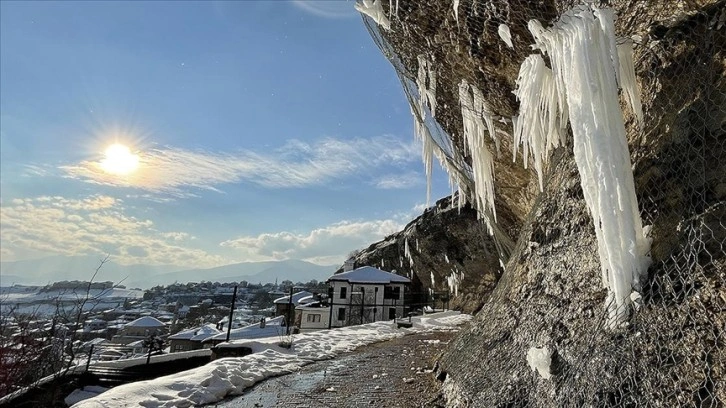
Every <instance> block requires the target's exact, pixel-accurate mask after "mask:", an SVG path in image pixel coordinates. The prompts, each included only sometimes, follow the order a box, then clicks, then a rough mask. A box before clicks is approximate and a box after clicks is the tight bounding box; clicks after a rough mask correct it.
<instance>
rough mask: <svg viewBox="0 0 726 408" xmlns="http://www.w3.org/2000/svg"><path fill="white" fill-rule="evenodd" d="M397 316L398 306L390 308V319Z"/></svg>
mask: <svg viewBox="0 0 726 408" xmlns="http://www.w3.org/2000/svg"><path fill="white" fill-rule="evenodd" d="M395 318H396V308H395V307H392V308H389V309H388V320H393V319H395Z"/></svg>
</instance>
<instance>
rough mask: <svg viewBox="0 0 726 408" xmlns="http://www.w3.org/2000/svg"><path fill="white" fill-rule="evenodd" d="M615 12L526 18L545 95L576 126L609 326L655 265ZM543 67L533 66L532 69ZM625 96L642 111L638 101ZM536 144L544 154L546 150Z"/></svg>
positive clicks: (622, 315)
mask: <svg viewBox="0 0 726 408" xmlns="http://www.w3.org/2000/svg"><path fill="white" fill-rule="evenodd" d="M613 18H614V13H613V12H612V10H609V9H598V8H589V7H587V6H580V7H576V8H574V9H572V10H570V11H568V12H566V13H564V14H563V15H562V17H561V18H560V20H559V21H558V22H557V23H556V24H555V25H554V27H552V28H549V29H545V28H543V27H542V25H541V24H540V23H539V22H537V21H535V20H532V21H530V23H529V30H530V32H531V33H532V35H533V36H534V38H535V42H536V45H535V48H536V49H540V50H542V51H543V52H545V53H546V54H547V55H549V57H550V62H551V65H552V73H553V76H554V79H555V81H554V88H555V91H554V93H555V94H557V98H555V97H554V96H553V95H551V94H550V95H548V99H549V100H550V103H554V102H553V101H554V99H557V104H558V109H559V112H560V113H559V118H560V120H562V119H563V118H565V117H569V121H570V124H571V127H572V134H573V150H574V155H575V161H576V163H577V168H578V172H579V173H580V183H581V186H582V189H583V192H584V197H585V202H586V204H587V207H588V210H589V211H590V215H591V216H592V219H593V223H594V226H595V234H596V237H597V242H598V254H599V257H600V264H601V274H602V281H603V285H604V286H605V287H606V288H608V296H607V305H606V307H607V310H608V322H607V323H608V327H611V328H614V327H619V326H621V325H623V324H624V323H625V320H626V318H627V316H628V314H629V312H630V310H631V309H632V303H633V301H632V299H631V292H633V291H639V290H640V279H641V276H642V275H643V274H645V272H646V271H647V268H648V266H649V265H650V257H649V255H648V253H649V251H650V240H649V238H648V236H647V231H648V230H647V229H644V228H643V225H642V220H641V218H640V213H639V211H638V203H637V199H636V195H635V186H634V182H633V173H632V165H631V162H630V153H629V151H628V144H627V139H626V134H625V124H624V122H623V115H622V112H621V110H620V104H619V97H618V82H619V77H621V78H620V81H621V82H622V83H627V85H626V87H627V88H628V89H629V90H626V91H625V93H626V94H629V93H633V94H635V93H636V90H635V80H634V74H633V73H631V72H630V71H631V70H633V72H634V68H633V67H632V57H630V58H629V55H628V52H626V51H627V50H625V49H623V50H619V49H618V48H619V47H618V46H617V45H616V41H615V33H614V22H613ZM620 56H623V58H622V59H621V58H620ZM528 60H529V61H531V59H530V58H528ZM627 64H630V66H625V65H627ZM542 71H543V69H542V68H538V69H536V70H532V72H533V74H532V75H534V74H535V73H539V74H541V73H542ZM631 74H632V75H633V77H632V78H630V75H631ZM529 80H531V78H530V79H529ZM525 82H527V79H526V78H525V81H523V83H525ZM520 92H522V93H524V91H523V90H522V88H520ZM529 97H534V95H530V96H529ZM628 99H629V100H631V102H630V103H631V104H632V106H633V110H634V111H636V112H637V111H638V109H639V108H638V107H639V103H637V102H638V101H635V100H634V99H635V98H634V97H631V96H628ZM530 102H531V101H530ZM532 109H533V108H532ZM547 114H548V115H549V120H551V119H552V118H553V117H554V115H553V114H552V110H551V109H548V110H547ZM637 115H638V113H636V116H637ZM522 120H523V119H522V118H520V119H519V122H521V121H522ZM545 120H546V119H542V122H545ZM639 120H640V119H639ZM552 126H553V125H552V123H549V126H548V127H549V128H552ZM535 150H536V151H537V152H538V153H539V154H542V151H541V148H537V149H535Z"/></svg>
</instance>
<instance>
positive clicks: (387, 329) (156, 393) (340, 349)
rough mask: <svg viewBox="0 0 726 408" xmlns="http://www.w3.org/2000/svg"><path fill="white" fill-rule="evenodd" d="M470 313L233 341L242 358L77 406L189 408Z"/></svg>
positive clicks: (454, 323)
mask: <svg viewBox="0 0 726 408" xmlns="http://www.w3.org/2000/svg"><path fill="white" fill-rule="evenodd" d="M470 319H471V316H470V315H466V314H460V313H459V312H452V311H449V312H442V313H435V314H431V315H426V316H420V317H414V318H412V319H411V321H412V323H413V327H411V328H401V329H397V328H396V325H395V324H394V323H392V322H390V321H383V322H376V323H370V324H365V325H359V326H349V327H342V328H337V329H331V330H322V331H316V332H310V333H303V334H298V335H295V338H294V343H293V345H292V347H291V348H290V349H285V348H281V347H279V346H278V345H277V343H278V342H279V339H278V338H277V337H272V338H267V339H259V340H257V341H254V342H249V341H247V342H245V341H240V342H234V343H233V344H234V345H244V346H247V347H250V348H252V350H253V354H251V355H248V356H245V357H234V358H223V359H219V360H215V361H212V362H211V363H209V364H207V365H205V366H203V367H199V368H195V369H192V370H188V371H184V372H181V373H177V374H173V375H168V376H164V377H159V378H156V379H154V380H149V381H140V382H136V383H131V384H126V385H122V386H119V387H116V388H113V389H111V390H109V391H107V392H105V393H103V394H100V395H98V396H96V397H94V398H90V399H87V400H84V401H81V402H79V403H77V404H75V405H74V407H76V408H95V407H100V406H113V407H130V406H143V407H149V408H150V407H190V406H194V405H202V404H211V403H214V402H217V401H220V400H221V399H223V398H225V397H227V396H229V395H239V394H241V393H242V392H243V391H244V390H245V389H246V388H249V387H251V386H252V385H253V384H255V383H257V382H259V381H262V380H264V379H265V378H268V377H272V376H277V375H280V374H285V373H291V372H294V371H297V370H299V369H300V368H301V367H303V366H305V365H307V364H310V363H313V362H314V361H318V360H324V359H330V358H334V357H335V356H336V355H338V354H340V353H344V352H347V351H352V350H355V349H356V348H358V347H360V346H363V345H366V344H370V343H374V342H379V341H385V340H390V339H393V338H396V337H401V336H404V335H407V334H412V333H421V332H429V331H434V330H458V326H460V325H462V324H465V323H467V322H468V321H469V320H470Z"/></svg>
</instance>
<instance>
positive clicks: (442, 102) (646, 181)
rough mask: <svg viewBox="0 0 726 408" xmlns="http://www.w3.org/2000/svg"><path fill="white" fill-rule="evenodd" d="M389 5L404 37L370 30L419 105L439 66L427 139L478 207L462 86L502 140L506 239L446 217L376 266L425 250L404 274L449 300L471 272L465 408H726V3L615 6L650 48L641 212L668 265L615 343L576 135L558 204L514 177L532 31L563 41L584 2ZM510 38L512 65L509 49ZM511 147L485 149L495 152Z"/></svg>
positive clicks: (390, 243)
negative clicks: (479, 99) (507, 38)
mask: <svg viewBox="0 0 726 408" xmlns="http://www.w3.org/2000/svg"><path fill="white" fill-rule="evenodd" d="M371 3H372V2H371ZM378 3H380V7H381V9H382V12H383V13H385V15H386V16H387V18H388V19H389V23H390V29H382V28H381V29H379V28H378V26H377V25H376V22H375V21H373V20H372V19H369V18H367V19H366V24H368V25H369V27H370V28H371V32H372V35H373V37H374V39H375V40H376V41H377V42H378V43H379V44H380V46H381V49H382V50H383V52H384V53H385V54H386V55H387V56H388V57H389V59H391V62H392V63H393V64H394V66H395V67H396V69H397V71H398V72H399V75H400V76H401V79H402V82H403V84H404V89H406V90H407V93H408V94H409V95H410V96H411V100H412V105H414V104H415V103H416V100H417V99H418V98H419V95H418V94H417V92H416V89H415V87H413V86H412V85H411V84H412V83H415V82H416V81H417V79H418V78H420V74H419V73H420V70H419V65H420V64H421V61H423V60H425V61H428V63H427V64H428V68H427V69H428V70H429V71H430V72H429V74H428V76H429V80H428V81H429V84H428V85H429V86H431V85H432V84H431V83H432V82H434V81H432V80H431V78H433V77H435V89H436V91H435V99H436V107H435V110H436V112H435V115H434V117H433V119H434V120H435V123H434V124H431V123H432V119H431V118H428V119H426V125H427V126H429V127H431V128H432V129H434V131H436V130H440V132H439V133H437V136H436V139H437V143H438V144H439V145H440V146H442V145H444V148H443V149H442V150H443V151H444V155H445V156H446V157H445V158H444V160H445V161H446V160H448V161H449V164H450V165H451V166H452V167H454V168H458V169H460V170H461V169H463V170H462V171H461V172H460V173H458V174H459V179H458V181H460V184H463V186H462V187H463V192H464V193H466V194H468V195H469V196H470V197H473V195H474V191H475V189H476V183H477V180H475V179H473V178H471V177H469V178H466V177H464V178H465V179H462V178H461V174H465V175H466V174H467V172H466V169H470V168H471V166H472V164H473V163H472V160H473V159H474V158H473V157H472V154H471V151H470V148H467V141H466V140H465V139H464V125H463V119H464V118H463V117H462V109H461V104H460V94H459V91H458V90H459V89H460V84H461V83H462V80H465V81H466V83H468V84H471V85H473V86H475V87H476V88H478V89H479V90H480V91H481V93H482V94H483V98H484V100H485V102H486V107H487V112H485V113H486V115H489V116H490V117H492V118H493V119H494V120H495V122H496V131H494V132H493V133H496V134H498V136H499V137H498V142H499V144H500V146H499V153H498V154H494V163H493V167H494V193H495V197H496V198H495V201H494V203H495V207H496V213H497V224H496V225H497V231H495V234H494V236H493V237H492V236H490V235H489V234H488V232H487V228H486V226H485V225H484V222H483V221H480V220H477V214H476V212H475V210H472V209H470V208H465V209H463V210H461V213H459V211H458V210H457V209H455V208H453V209H450V210H447V208H449V206H450V204H448V203H439V204H437V207H436V208H435V209H432V210H429V212H428V213H427V214H424V215H423V216H422V217H421V218H419V219H417V220H415V221H414V222H413V223H412V224H409V226H407V228H406V230H405V231H403V232H402V233H401V234H399V235H398V236H393V237H389V239H387V240H386V241H383V242H381V243H378V244H374V245H373V246H371V247H370V248H368V249H367V250H366V251H364V252H363V253H362V254H361V255H360V258H359V260H360V261H363V262H366V261H368V262H371V261H372V262H373V263H378V262H380V260H381V259H384V261H383V262H384V263H385V264H386V265H388V262H391V264H392V265H394V266H393V268H394V269H398V268H401V266H400V265H401V248H402V245H403V246H405V240H406V239H408V241H409V242H408V243H409V247H410V248H409V249H410V252H413V253H414V255H415V256H416V257H414V258H413V265H407V267H408V268H410V269H404V270H406V271H409V270H411V271H414V272H415V273H416V274H417V275H416V276H417V277H418V279H419V281H421V282H422V284H427V282H429V281H431V278H430V275H431V274H433V276H434V279H433V280H434V282H435V285H436V284H443V282H447V280H446V278H447V277H451V276H452V269H458V271H460V272H461V271H463V277H462V278H461V279H460V282H463V283H461V284H460V285H459V293H458V295H457V296H455V297H454V301H455V302H458V303H457V304H458V305H460V306H461V307H463V308H464V309H465V310H478V312H477V314H476V318H475V321H474V322H473V323H472V324H471V326H470V327H468V328H467V329H466V330H464V331H463V332H462V333H461V334H460V335H459V337H458V338H457V339H456V340H455V341H454V342H452V344H451V345H450V347H449V349H448V351H447V352H446V353H445V354H444V355H443V356H442V358H441V361H440V365H439V374H440V378H445V389H446V390H447V397H448V402H449V404H450V405H451V406H472V407H483V406H491V407H505V406H506V407H525V406H526V407H551V406H603V407H605V406H608V407H609V406H613V407H615V406H618V407H619V406H659V407H660V406H662V407H670V406H698V407H719V406H723V404H726V11H724V10H725V9H726V2H724V1H705V0H704V1H690V2H679V1H660V2H652V1H637V0H636V1H614V2H609V5H610V6H611V7H612V8H613V9H614V11H615V12H616V13H617V20H616V25H615V28H616V32H617V34H618V35H619V36H621V37H626V38H632V39H633V41H634V42H635V46H634V51H635V58H634V60H635V73H636V78H637V82H638V85H639V88H640V95H641V98H642V107H643V112H644V118H643V119H644V123H643V126H642V128H641V127H639V126H638V124H637V123H636V120H635V116H634V115H633V114H632V113H631V112H632V111H631V110H629V109H628V108H624V109H623V111H624V112H625V129H626V136H627V143H628V148H629V152H630V159H631V161H632V164H633V165H632V171H633V178H634V184H635V192H636V195H637V201H638V208H639V211H640V216H641V218H642V221H643V224H644V225H648V226H651V228H652V229H651V232H650V238H652V245H651V248H650V256H651V258H652V264H651V265H650V267H649V268H648V270H647V274H646V276H644V277H643V278H642V282H640V287H639V288H638V289H639V292H638V294H637V298H634V299H633V302H632V304H633V308H632V313H631V314H630V315H629V316H628V318H627V322H626V323H625V324H623V325H620V326H618V327H616V328H608V327H606V322H607V316H606V311H605V307H604V304H605V300H606V298H607V295H608V290H607V289H606V288H604V287H603V281H602V279H601V270H600V262H601V258H600V256H599V254H598V242H597V237H596V234H595V228H594V225H593V218H592V215H591V213H590V212H589V211H588V208H587V206H586V203H585V201H584V199H583V191H582V188H581V180H580V173H579V171H578V167H577V165H576V164H575V160H574V157H573V153H572V143H573V141H572V137H571V134H568V138H569V139H568V143H569V144H566V145H565V146H563V147H559V148H557V149H554V151H553V152H552V154H551V156H550V158H549V163H548V164H547V166H546V167H545V172H544V183H543V184H544V185H543V189H542V191H540V190H539V188H538V182H537V175H536V174H534V172H533V171H532V166H531V163H530V167H529V169H525V168H524V166H523V165H522V161H521V159H519V160H518V161H517V162H516V163H513V162H512V156H513V150H514V148H515V146H514V143H513V141H512V133H513V128H512V123H511V118H512V116H514V115H516V114H517V113H518V111H519V105H518V101H517V100H516V98H515V97H514V95H513V93H512V92H513V91H514V89H515V87H516V79H517V73H518V70H519V67H520V65H521V63H522V62H523V61H524V59H525V58H526V57H527V55H529V54H530V53H531V52H532V49H531V48H530V44H532V43H533V42H534V41H533V38H532V35H531V34H530V33H529V31H528V29H527V22H528V21H529V20H531V19H536V20H538V21H540V22H541V23H542V25H543V26H548V25H549V24H551V23H552V22H554V21H555V20H557V19H558V18H559V16H560V15H561V14H562V13H563V12H564V11H566V10H568V9H570V8H571V7H573V6H575V5H576V2H570V1H539V2H529V1H487V2H481V1H466V0H461V1H452V2H449V1H440V2H419V1H405V0H399V1H394V2H391V3H390V4H391V8H389V4H388V2H378ZM396 5H397V6H396ZM502 24H506V26H507V28H508V30H509V32H510V33H511V39H512V45H513V47H512V48H510V47H509V46H508V45H507V44H506V43H505V42H504V41H503V40H502V37H500V34H499V31H500V30H501V25H502ZM420 56H423V59H422V58H421V57H420ZM548 63H549V61H548ZM419 82H420V81H419ZM623 100H624V98H623ZM623 105H624V106H625V104H623ZM427 113H432V112H427ZM596 114H597V113H596ZM490 131H491V129H490ZM494 139H495V138H494V137H491V138H489V139H487V140H486V144H487V146H488V148H489V149H490V151H492V152H496V151H497V147H496V146H495V143H494ZM452 163H453V164H452ZM467 166H468V167H467ZM471 201H473V199H472V200H471ZM478 215H481V214H478ZM449 225H451V226H452V227H451V228H450V229H447V228H448V226H449ZM414 235H415V236H416V239H417V240H418V244H419V245H418V251H414V250H413V248H414V247H415V242H412V241H413V240H414V238H412V237H413V236H414ZM502 241H508V242H504V244H502ZM502 248H507V250H502ZM443 254H445V256H443ZM403 259H404V261H405V262H408V261H409V260H408V259H407V257H405V256H404V257H403ZM419 259H420V261H419ZM447 259H448V261H449V262H447ZM500 261H501V262H502V263H503V264H504V268H503V270H502V269H500V268H499V267H498V265H499V264H500ZM405 262H404V263H405ZM409 263H410V262H409ZM500 275H501V277H500V278H499V280H498V281H496V278H497V277H499V276H500ZM439 282H441V283H439ZM457 298H459V300H456V299H457ZM480 306H481V308H480ZM532 350H540V351H542V353H541V355H544V356H545V358H543V359H541V360H546V361H544V363H546V364H545V365H546V366H548V367H547V369H546V370H545V372H544V373H543V372H537V371H533V370H532V368H531V367H534V366H537V365H541V364H539V363H542V362H543V361H532V360H530V361H529V364H528V358H527V357H528V352H530V351H532ZM535 354H536V353H535ZM532 355H534V354H532Z"/></svg>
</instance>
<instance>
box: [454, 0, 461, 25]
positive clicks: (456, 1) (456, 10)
mask: <svg viewBox="0 0 726 408" xmlns="http://www.w3.org/2000/svg"><path fill="white" fill-rule="evenodd" d="M460 1H461V0H454V18H455V19H456V25H457V26H458V25H459V2H460Z"/></svg>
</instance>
